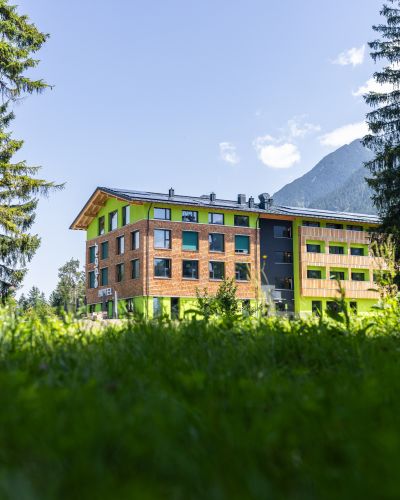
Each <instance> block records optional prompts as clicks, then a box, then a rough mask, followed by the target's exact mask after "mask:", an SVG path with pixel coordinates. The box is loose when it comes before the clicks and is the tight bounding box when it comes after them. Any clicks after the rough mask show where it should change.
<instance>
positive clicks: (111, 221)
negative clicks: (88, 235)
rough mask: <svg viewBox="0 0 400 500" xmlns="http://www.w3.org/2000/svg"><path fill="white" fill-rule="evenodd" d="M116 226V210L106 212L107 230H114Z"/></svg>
mask: <svg viewBox="0 0 400 500" xmlns="http://www.w3.org/2000/svg"><path fill="white" fill-rule="evenodd" d="M117 227H118V210H114V211H113V212H110V213H109V214H108V230H109V231H114V229H117Z"/></svg>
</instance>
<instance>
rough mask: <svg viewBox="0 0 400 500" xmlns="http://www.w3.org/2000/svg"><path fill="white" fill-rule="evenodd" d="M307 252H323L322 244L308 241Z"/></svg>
mask: <svg viewBox="0 0 400 500" xmlns="http://www.w3.org/2000/svg"><path fill="white" fill-rule="evenodd" d="M307 252H308V253H321V245H318V244H316V243H307Z"/></svg>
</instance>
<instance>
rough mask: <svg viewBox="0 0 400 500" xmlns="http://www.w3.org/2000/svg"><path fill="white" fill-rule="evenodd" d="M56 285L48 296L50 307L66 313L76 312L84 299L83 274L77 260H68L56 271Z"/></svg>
mask: <svg viewBox="0 0 400 500" xmlns="http://www.w3.org/2000/svg"><path fill="white" fill-rule="evenodd" d="M58 278H59V281H58V284H57V287H56V289H55V290H54V292H52V294H51V295H50V305H52V306H53V307H57V308H59V309H61V308H63V309H64V310H65V311H67V312H76V310H77V308H78V307H80V306H82V305H83V303H84V299H85V272H84V271H81V270H80V263H79V260H78V259H70V260H69V261H68V262H66V263H65V264H64V265H63V266H61V267H60V268H59V270H58Z"/></svg>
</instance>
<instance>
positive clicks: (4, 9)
mask: <svg viewBox="0 0 400 500" xmlns="http://www.w3.org/2000/svg"><path fill="white" fill-rule="evenodd" d="M0 35H1V39H0V94H1V105H0V298H1V300H3V301H4V299H5V298H6V297H7V296H8V294H9V293H10V292H11V291H12V290H13V289H15V288H16V287H17V286H18V285H19V284H20V283H21V281H22V279H23V277H24V275H25V273H26V265H27V263H28V262H29V261H30V260H31V259H32V257H33V255H34V253H35V251H36V250H37V248H38V247H39V245H40V238H39V237H38V236H37V235H31V234H30V233H29V229H30V228H31V227H32V224H33V222H34V220H35V211H36V207H37V203H38V198H37V197H38V196H39V195H47V194H48V193H49V191H50V190H52V189H54V188H58V187H61V186H56V185H55V184H54V183H52V182H47V181H45V180H42V179H38V178H36V175H37V173H38V170H39V168H40V167H31V166H28V165H27V164H26V162H25V161H20V162H17V163H12V158H13V156H14V154H15V153H16V152H17V151H19V150H20V149H21V147H22V145H23V141H18V140H14V139H12V138H11V134H10V133H9V132H7V128H8V126H9V124H10V122H11V121H12V119H13V118H14V114H13V112H12V110H11V105H12V104H13V103H14V102H15V101H17V100H19V99H21V98H22V97H23V96H24V95H26V94H32V93H34V92H41V91H43V90H44V89H45V88H46V87H48V85H47V84H46V83H45V82H44V81H43V80H32V79H31V78H29V77H28V76H27V74H26V72H27V71H28V70H30V69H31V68H34V67H36V66H37V64H38V62H39V61H38V60H37V59H34V58H33V54H34V53H35V52H37V51H38V50H39V49H40V48H41V47H42V45H43V44H44V42H45V41H46V39H47V35H46V34H44V33H41V32H40V31H39V30H38V29H37V28H36V26H35V25H34V24H32V23H30V22H29V19H28V18H27V16H24V15H19V14H18V12H17V10H16V7H15V6H11V5H9V4H8V1H7V0H0Z"/></svg>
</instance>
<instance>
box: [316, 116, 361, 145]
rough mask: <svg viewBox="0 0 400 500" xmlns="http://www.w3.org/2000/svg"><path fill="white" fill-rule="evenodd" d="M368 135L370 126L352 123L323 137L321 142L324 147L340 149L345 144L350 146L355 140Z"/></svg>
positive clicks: (320, 139)
mask: <svg viewBox="0 0 400 500" xmlns="http://www.w3.org/2000/svg"><path fill="white" fill-rule="evenodd" d="M367 133H368V126H367V124H366V123H365V122H358V123H350V124H349V125H344V126H343V127H339V128H337V129H335V130H332V132H329V133H328V134H325V135H322V136H321V137H320V138H319V142H320V143H321V144H322V145H323V146H330V147H335V148H338V147H340V146H343V145H344V144H349V143H350V142H352V141H354V140H355V139H360V138H362V137H364V135H366V134H367Z"/></svg>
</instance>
